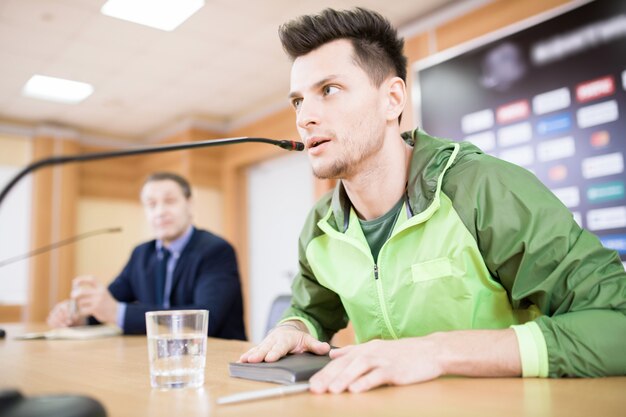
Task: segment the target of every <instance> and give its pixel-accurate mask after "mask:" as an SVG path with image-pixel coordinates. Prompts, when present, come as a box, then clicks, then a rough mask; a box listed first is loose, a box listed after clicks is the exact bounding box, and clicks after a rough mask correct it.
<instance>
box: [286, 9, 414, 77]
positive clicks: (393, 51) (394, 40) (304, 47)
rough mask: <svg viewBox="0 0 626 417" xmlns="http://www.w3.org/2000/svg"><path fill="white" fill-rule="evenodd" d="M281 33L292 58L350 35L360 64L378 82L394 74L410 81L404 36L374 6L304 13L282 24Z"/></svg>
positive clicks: (287, 51) (349, 37)
mask: <svg viewBox="0 0 626 417" xmlns="http://www.w3.org/2000/svg"><path fill="white" fill-rule="evenodd" d="M278 34H279V36H280V41H281V43H282V45H283V49H284V50H285V52H286V53H287V54H288V55H289V56H290V57H291V59H292V60H295V59H296V58H298V57H299V56H302V55H306V54H308V53H309V52H311V51H313V50H314V49H317V48H319V47H320V46H322V45H324V44H327V43H329V42H332V41H334V40H338V39H348V40H350V41H351V42H352V46H353V48H354V51H355V54H356V56H355V60H356V62H357V64H358V65H359V66H360V67H361V68H363V70H365V72H366V73H367V74H368V75H369V77H370V79H371V80H372V82H373V83H374V85H375V86H377V87H378V86H380V84H381V83H382V82H383V81H384V80H385V78H387V76H389V75H390V74H394V75H396V76H398V77H400V78H402V80H403V81H404V82H406V66H407V59H406V56H404V53H403V48H404V39H402V38H399V37H398V31H397V30H396V29H395V28H394V27H393V26H391V23H389V21H388V20H387V19H385V18H384V17H382V16H381V15H380V14H378V13H376V12H374V11H372V10H368V9H365V8H362V7H357V8H355V9H352V10H342V11H337V10H334V9H325V10H323V11H322V12H321V13H319V14H317V15H305V16H300V17H299V18H296V19H294V20H292V21H290V22H287V23H285V24H283V25H281V26H280V28H279V29H278Z"/></svg>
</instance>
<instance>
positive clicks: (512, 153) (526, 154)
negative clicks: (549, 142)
mask: <svg viewBox="0 0 626 417" xmlns="http://www.w3.org/2000/svg"><path fill="white" fill-rule="evenodd" d="M499 158H500V159H504V160H505V161H508V162H511V163H512V164H516V165H519V166H528V165H532V164H533V163H534V162H535V151H534V149H533V147H532V146H519V147H517V148H509V149H506V150H504V151H501V152H500V155H499Z"/></svg>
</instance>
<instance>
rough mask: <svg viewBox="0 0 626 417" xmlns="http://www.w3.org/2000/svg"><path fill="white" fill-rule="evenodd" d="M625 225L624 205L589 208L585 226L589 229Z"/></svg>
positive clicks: (625, 210)
mask: <svg viewBox="0 0 626 417" xmlns="http://www.w3.org/2000/svg"><path fill="white" fill-rule="evenodd" d="M620 227H626V207H624V206H618V207H609V208H601V209H594V210H589V211H588V212H587V228H588V229H589V230H591V231H595V230H606V229H617V228H620Z"/></svg>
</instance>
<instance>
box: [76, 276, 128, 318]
mask: <svg viewBox="0 0 626 417" xmlns="http://www.w3.org/2000/svg"><path fill="white" fill-rule="evenodd" d="M72 286H73V288H74V289H73V290H72V299H74V300H76V306H77V307H78V311H80V314H81V315H85V316H94V317H95V318H96V319H97V320H98V321H100V322H102V323H110V324H115V323H116V322H117V308H118V307H117V301H116V300H115V299H114V298H113V297H112V296H111V294H110V293H109V290H108V289H107V288H106V287H105V286H104V285H102V284H101V283H100V282H99V281H98V280H96V279H95V278H94V277H92V276H81V277H78V278H75V279H74V281H73V282H72Z"/></svg>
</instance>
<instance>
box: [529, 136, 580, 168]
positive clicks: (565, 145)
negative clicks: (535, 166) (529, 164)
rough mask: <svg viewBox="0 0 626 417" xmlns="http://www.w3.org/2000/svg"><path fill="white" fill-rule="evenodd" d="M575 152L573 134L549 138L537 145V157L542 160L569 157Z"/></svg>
mask: <svg viewBox="0 0 626 417" xmlns="http://www.w3.org/2000/svg"><path fill="white" fill-rule="evenodd" d="M575 153H576V146H575V145H574V138H573V137H571V136H566V137H564V138H559V139H552V140H548V141H545V142H541V143H540V144H538V145H537V158H538V159H539V160H540V161H542V162H545V161H553V160H555V159H563V158H569V157H570V156H572V155H574V154H575Z"/></svg>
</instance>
